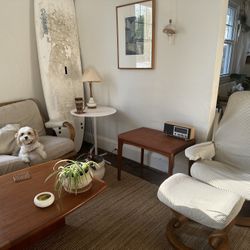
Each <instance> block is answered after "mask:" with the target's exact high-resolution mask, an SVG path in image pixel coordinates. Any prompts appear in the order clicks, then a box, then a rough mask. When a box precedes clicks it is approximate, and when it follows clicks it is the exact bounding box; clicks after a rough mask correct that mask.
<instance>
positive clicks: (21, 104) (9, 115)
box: [0, 99, 46, 135]
mask: <svg viewBox="0 0 250 250" xmlns="http://www.w3.org/2000/svg"><path fill="white" fill-rule="evenodd" d="M11 123H16V124H19V125H20V126H21V127H23V126H30V127H32V128H34V129H36V130H37V131H38V134H39V135H45V134H46V132H45V128H44V123H43V119H42V116H41V113H40V111H39V108H38V106H37V104H36V103H35V101H33V100H31V99H27V100H23V101H18V102H13V103H9V104H6V105H2V104H1V105H0V128H1V127H3V126H5V125H6V124H11Z"/></svg>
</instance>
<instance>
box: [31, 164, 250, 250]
mask: <svg viewBox="0 0 250 250" xmlns="http://www.w3.org/2000/svg"><path fill="white" fill-rule="evenodd" d="M104 180H105V181H106V182H107V184H108V188H107V189H106V190H105V191H104V192H103V193H101V194H99V195H98V196H97V197H95V198H94V199H92V200H91V201H89V202H88V203H86V204H85V205H84V206H82V207H80V208H79V209H77V210H76V211H75V212H73V213H72V214H70V215H69V216H67V217H66V225H65V226H64V227H62V228H60V229H59V230H57V231H55V232H54V233H52V234H51V235H49V236H48V237H46V238H44V239H43V240H42V241H40V242H38V243H36V244H35V245H33V246H32V247H30V248H29V249H39V250H40V249H46V250H48V249H58V250H59V249H60V250H61V249H74V250H76V249H88V250H91V249H100V250H112V249H114V250H115V249H124V250H125V249H127V250H130V249H131V250H140V249H142V250H144V249H145V250H151V249H152V250H153V249H159V250H160V249H173V248H172V247H171V246H170V244H169V243H168V241H167V239H166V238H165V230H166V225H167V222H168V221H169V220H170V218H171V217H172V212H171V211H170V210H169V209H168V208H167V207H166V206H165V205H163V204H162V203H161V202H160V201H159V200H158V199H157V190H158V187H157V186H156V185H153V184H151V183H149V182H147V181H144V180H142V179H141V178H138V177H135V176H133V175H130V174H128V173H126V172H122V180H121V181H117V171H116V169H115V168H113V167H111V166H107V167H106V174H105V178H104ZM210 232H211V231H210V229H208V228H206V227H203V226H200V225H198V224H196V223H188V224H185V225H184V226H183V227H182V228H181V229H178V235H180V237H181V239H182V241H183V242H184V243H185V244H187V245H188V246H189V247H192V248H193V249H197V250H202V249H204V250H207V249H211V248H210V247H209V245H208V243H207V236H208V234H209V233H210ZM229 238H230V244H231V249H237V250H249V249H250V229H249V228H243V227H236V226H235V227H234V228H233V229H232V230H231V232H230V234H229Z"/></svg>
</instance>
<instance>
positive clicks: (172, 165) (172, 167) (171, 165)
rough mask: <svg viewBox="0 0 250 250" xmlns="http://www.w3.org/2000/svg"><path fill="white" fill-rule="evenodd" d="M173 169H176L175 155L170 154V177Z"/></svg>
mask: <svg viewBox="0 0 250 250" xmlns="http://www.w3.org/2000/svg"><path fill="white" fill-rule="evenodd" d="M173 169H174V155H172V154H171V155H170V156H169V157H168V177H169V176H171V175H172V174H173Z"/></svg>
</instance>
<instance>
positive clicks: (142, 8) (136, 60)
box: [116, 0, 154, 69]
mask: <svg viewBox="0 0 250 250" xmlns="http://www.w3.org/2000/svg"><path fill="white" fill-rule="evenodd" d="M116 17H117V51H118V56H117V58H118V68H119V69H152V68H153V62H154V58H153V56H154V53H153V51H154V0H150V1H149V0H147V1H141V2H136V3H133V4H126V5H122V6H117V7H116Z"/></svg>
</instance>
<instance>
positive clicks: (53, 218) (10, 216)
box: [0, 161, 106, 249]
mask: <svg viewBox="0 0 250 250" xmlns="http://www.w3.org/2000/svg"><path fill="white" fill-rule="evenodd" d="M55 162H56V161H50V162H47V163H43V164H39V165H35V166H32V167H30V168H25V169H22V170H19V171H16V172H12V173H10V174H6V175H3V176H0V249H10V248H11V249H20V248H22V247H25V246H27V245H30V244H32V243H34V242H35V241H37V240H39V239H41V238H42V237H44V236H46V235H48V234H49V233H51V231H53V230H55V229H56V228H58V227H59V226H62V225H64V224H65V216H66V215H68V214H69V213H71V212H73V211H74V210H75V209H77V208H79V207H80V206H82V205H83V204H85V203H86V202H87V201H89V200H90V199H92V198H93V197H95V196H96V195H97V194H99V193H100V192H102V191H103V190H104V189H105V188H106V183H105V182H103V181H101V180H96V179H94V180H93V185H92V187H91V189H90V190H88V191H87V192H85V193H81V194H77V195H74V194H69V193H66V192H65V191H63V192H62V194H61V197H60V198H58V196H57V195H56V194H55V192H54V178H51V179H50V180H49V181H48V182H46V183H44V180H45V179H46V177H47V176H48V175H49V173H51V172H52V167H53V165H54V163H55ZM27 171H28V172H29V173H30V174H31V179H29V180H25V181H22V182H18V183H16V182H14V181H13V176H16V175H19V174H21V173H25V172H27ZM43 191H48V192H52V193H54V194H55V197H56V198H55V202H54V203H53V204H52V205H51V206H50V207H47V208H38V207H36V206H35V205H34V203H33V199H34V197H35V195H36V194H38V193H40V192H43Z"/></svg>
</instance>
